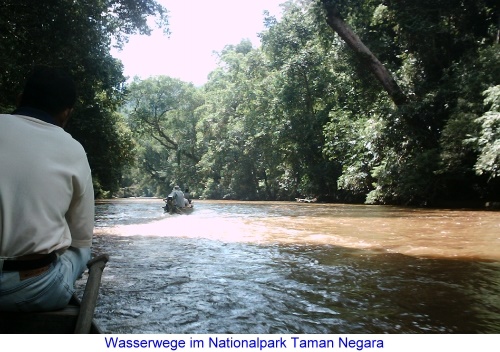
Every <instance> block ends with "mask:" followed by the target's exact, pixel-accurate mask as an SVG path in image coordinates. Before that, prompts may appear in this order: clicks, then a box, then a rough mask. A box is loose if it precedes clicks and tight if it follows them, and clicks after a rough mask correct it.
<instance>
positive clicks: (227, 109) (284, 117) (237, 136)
mask: <svg viewBox="0 0 500 352" xmlns="http://www.w3.org/2000/svg"><path fill="white" fill-rule="evenodd" d="M283 9H284V12H283V16H282V18H281V19H280V20H277V19H276V18H273V17H271V16H268V15H267V16H266V17H265V19H264V20H265V24H266V30H265V31H264V32H262V33H261V34H260V37H261V43H262V45H261V47H259V48H253V47H252V45H251V43H250V42H249V41H246V40H243V41H242V42H241V43H240V44H238V45H228V46H226V47H225V48H224V50H222V51H221V52H220V53H219V58H220V64H219V67H218V68H217V69H216V70H215V71H214V72H212V73H211V74H210V76H209V79H208V82H207V83H206V84H205V85H204V86H203V87H198V88H197V89H196V90H197V94H198V99H197V100H196V104H185V103H183V104H181V101H183V98H180V99H177V103H178V104H179V107H178V108H174V107H173V105H172V104H171V105H170V106H171V107H172V109H174V110H171V111H169V113H168V116H167V115H165V117H164V119H160V120H159V121H158V124H162V125H161V128H158V131H157V132H149V133H146V134H144V133H142V132H139V133H136V135H137V136H140V138H141V141H142V143H140V144H141V145H142V149H141V152H140V155H141V158H140V159H141V160H143V161H147V162H148V163H149V164H148V165H147V166H143V168H142V169H143V170H155V172H156V175H155V176H151V177H149V178H146V179H144V178H143V179H142V182H143V185H145V184H149V185H153V184H154V186H153V187H150V189H151V190H155V189H162V191H163V188H164V185H168V186H169V187H170V186H172V185H173V184H175V183H180V184H181V185H183V186H189V187H190V188H191V189H192V191H194V193H195V194H196V195H197V196H200V197H206V198H216V199H221V198H226V199H249V200H257V199H259V200H276V199H286V200H289V199H293V198H295V197H304V196H317V197H318V198H319V199H320V200H329V201H343V202H368V203H381V204H413V205H425V204H427V205H433V204H436V205H437V204H442V202H443V201H468V202H473V201H484V200H491V199H495V198H498V195H499V194H500V182H499V179H500V178H499V172H500V171H499V163H500V149H499V134H500V132H499V99H500V94H499V84H500V60H499V59H500V57H499V56H500V53H499V43H498V35H499V34H498V33H499V32H498V30H499V28H498V18H499V12H498V6H497V5H496V2H495V1H488V0H481V1H468V0H437V1H435V0H433V1H421V2H415V1H397V2H392V1H380V0H378V1H377V0H357V1H353V0H343V1H334V2H332V1H329V0H323V1H289V2H287V3H285V4H284V5H283ZM329 13H335V14H336V15H337V16H339V18H340V19H341V21H342V23H344V24H345V25H346V26H348V27H349V29H350V30H351V31H352V32H354V33H355V34H356V35H357V36H358V37H359V39H360V41H361V42H362V43H363V44H364V45H365V46H366V47H368V48H369V50H370V51H371V53H370V54H373V56H374V57H375V58H376V60H379V61H380V63H381V64H382V65H383V67H384V68H385V69H386V70H387V71H388V73H389V74H391V75H392V76H391V78H392V79H393V80H394V81H395V86H396V88H397V89H399V91H398V92H396V93H397V94H388V91H387V90H385V89H384V87H383V86H382V85H381V84H380V82H379V81H377V80H376V79H375V78H374V75H373V71H372V70H371V69H370V65H371V64H370V62H368V61H369V60H372V59H371V58H368V61H367V58H366V57H363V54H362V55H360V54H357V53H356V52H355V50H354V49H353V48H352V47H350V46H349V45H346V42H345V41H344V40H343V39H341V37H339V36H338V35H337V33H336V32H335V31H334V30H332V28H333V27H330V26H329V24H330V22H329V21H327V14H329ZM168 80H170V79H169V78H167V77H160V78H152V79H150V80H146V81H143V82H135V83H134V84H133V85H131V87H130V90H131V95H130V97H131V98H132V100H131V105H132V106H137V104H138V100H137V98H134V97H135V96H136V95H137V94H139V92H141V89H145V87H147V86H151V85H154V84H156V83H155V82H159V81H168ZM179 84H180V83H179ZM177 91H178V88H175V89H173V90H170V89H169V88H165V89H164V90H161V89H160V90H157V91H156V92H155V93H154V97H155V98H154V99H152V100H150V101H149V102H148V104H147V105H148V106H149V107H150V108H151V107H153V106H155V107H156V105H155V104H156V103H155V101H158V100H155V99H158V97H159V96H163V97H162V99H163V103H164V102H166V101H169V99H170V96H171V95H172V94H173V95H175V94H178V93H176V92H177ZM193 94H194V93H193ZM140 96H141V99H144V98H145V97H146V95H144V94H140ZM188 107H189V108H188ZM161 109H163V108H161ZM161 109H160V110H161ZM174 112H175V113H174ZM138 113H139V111H136V112H135V113H133V114H129V119H130V123H131V126H136V124H137V123H141V122H140V121H141V120H140V119H141V118H140V116H138ZM155 116H156V115H155V113H153V112H150V113H149V114H148V118H150V119H154V118H155ZM150 127H151V126H150ZM157 127H160V126H159V125H157ZM133 130H135V127H134V128H133ZM160 130H161V131H162V133H163V134H164V135H165V136H169V137H170V138H172V139H174V140H175V141H176V143H177V141H178V140H181V141H182V146H181V145H180V144H179V145H178V146H177V147H175V148H171V147H169V146H166V145H163V146H162V143H163V142H164V141H160V140H159V139H163V138H158V137H157V136H156V134H157V133H158V132H159V131H160ZM140 131H143V129H140ZM187 131H190V133H189V135H188V134H187ZM147 136H150V138H148V137H147ZM151 137H152V138H151ZM173 145H174V144H172V146H173ZM161 153H165V154H164V156H163V157H160V154H161ZM186 153H190V155H193V156H196V157H195V158H191V157H188V154H186ZM160 174H161V177H158V176H159V175H160ZM143 175H144V173H143ZM153 179H154V180H155V181H154V183H151V180H153ZM162 185H163V186H162ZM143 188H144V187H143ZM143 188H142V189H143ZM152 193H154V192H152Z"/></svg>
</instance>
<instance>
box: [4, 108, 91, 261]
mask: <svg viewBox="0 0 500 352" xmlns="http://www.w3.org/2000/svg"><path fill="white" fill-rule="evenodd" d="M0 127H1V128H0V165H1V168H0V231H1V232H0V239H1V241H0V257H16V256H22V255H25V254H29V253H50V252H52V251H55V250H58V249H60V248H66V247H69V246H70V245H72V244H73V245H76V246H79V247H83V246H90V245H91V234H92V226H91V225H92V224H93V216H94V213H93V211H94V210H93V207H89V204H91V203H92V202H91V200H90V198H92V199H93V189H92V178H91V175H90V168H89V166H88V161H87V158H86V154H85V151H84V150H83V148H82V146H81V145H80V144H79V143H78V142H77V141H75V140H74V139H73V138H72V137H71V136H70V135H69V134H68V133H66V132H64V130H63V129H62V128H60V127H58V126H55V125H53V124H50V123H47V122H44V121H41V120H39V119H37V118H34V117H29V116H20V115H0ZM79 197H83V198H79ZM85 199H87V200H85ZM70 204H71V205H72V206H71V207H70ZM68 209H70V210H69V211H68ZM66 211H68V213H66ZM89 219H92V221H89ZM47 234H50V237H48V236H47ZM72 238H73V239H72Z"/></svg>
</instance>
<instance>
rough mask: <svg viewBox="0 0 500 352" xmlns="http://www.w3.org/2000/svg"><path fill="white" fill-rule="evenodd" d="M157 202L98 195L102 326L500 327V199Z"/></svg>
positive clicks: (152, 329) (304, 330)
mask: <svg viewBox="0 0 500 352" xmlns="http://www.w3.org/2000/svg"><path fill="white" fill-rule="evenodd" d="M162 205H163V202H162V201H161V200H159V199H128V200H126V199H122V200H113V201H106V202H98V203H97V204H96V228H95V236H94V249H93V251H94V253H95V254H101V253H108V254H109V255H110V262H109V263H108V265H107V267H106V269H105V270H104V274H103V279H102V286H101V291H100V296H99V302H98V306H97V309H96V314H95V317H96V321H97V323H98V324H99V326H100V327H101V328H102V329H103V330H104V332H106V333H152V334H161V333H175V334H188V333H189V334H193V333H218V334H224V333H251V334H275V333H283V334H288V333H293V334H315V333H321V334H329V333H332V334H340V333H350V334H356V333H369V334H371V333H500V213H499V212H494V211H473V210H432V209H415V208H404V207H391V206H364V205H337V204H318V203H313V204H301V203H291V202H231V201H196V202H195V210H194V212H193V213H192V214H189V215H169V214H163V210H162V208H161V206H162ZM82 282H83V281H82V280H81V281H80V282H79V288H80V289H81V286H82Z"/></svg>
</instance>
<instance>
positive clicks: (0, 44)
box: [0, 0, 168, 194]
mask: <svg viewBox="0 0 500 352" xmlns="http://www.w3.org/2000/svg"><path fill="white" fill-rule="evenodd" d="M166 15H167V11H166V9H165V8H163V7H162V6H161V5H159V4H158V3H157V2H156V1H153V0H137V1H128V0H84V1H62V0H47V1H19V0H1V1H0V67H1V70H0V109H1V111H2V112H11V111H12V110H13V108H14V105H15V103H16V97H17V95H18V94H19V93H20V92H21V91H22V84H23V83H24V80H25V75H26V74H27V73H28V72H29V71H30V70H31V68H32V67H33V66H35V65H50V66H57V67H61V68H64V69H66V70H68V71H69V72H71V73H72V75H73V76H74V78H75V81H76V82H77V89H78V94H79V101H78V105H77V106H76V107H75V113H74V116H72V118H71V120H70V124H69V126H68V131H69V132H70V133H71V134H72V135H73V136H74V138H76V139H77V140H79V141H80V142H81V143H82V144H83V146H84V148H85V149H86V151H87V153H88V156H89V162H90V165H91V168H92V171H93V176H94V185H95V189H96V191H97V192H98V193H101V194H110V193H111V192H115V191H117V190H119V187H120V181H121V178H122V174H123V169H124V168H125V167H126V166H127V165H129V164H130V163H132V162H133V160H134V156H133V146H134V143H133V140H132V138H131V135H130V131H129V129H128V127H127V126H126V125H125V124H124V123H123V119H122V118H121V117H120V116H119V115H118V114H117V113H116V111H117V109H118V107H119V106H121V104H122V103H123V98H124V83H125V77H123V73H122V72H123V67H122V64H121V62H120V61H118V60H116V59H115V58H113V57H112V56H111V54H110V49H111V45H113V44H112V41H113V42H114V43H115V44H114V45H117V46H120V45H122V44H123V43H124V42H125V41H126V39H127V36H128V35H130V34H133V33H142V34H148V33H149V32H150V31H151V28H150V26H149V25H148V22H147V20H148V18H149V17H154V18H156V20H157V24H158V25H159V26H162V27H163V28H165V31H167V30H168V21H167V16H166ZM27 143H29V141H27Z"/></svg>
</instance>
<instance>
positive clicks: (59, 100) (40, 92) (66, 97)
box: [19, 66, 76, 115]
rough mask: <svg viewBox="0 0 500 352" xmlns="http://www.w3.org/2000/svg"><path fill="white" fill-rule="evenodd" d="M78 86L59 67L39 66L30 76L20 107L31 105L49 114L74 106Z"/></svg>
mask: <svg viewBox="0 0 500 352" xmlns="http://www.w3.org/2000/svg"><path fill="white" fill-rule="evenodd" d="M75 102H76V87H75V83H74V81H73V79H72V78H71V76H70V75H69V74H68V73H67V72H65V71H63V70H62V69H59V68H54V67H48V66H37V67H35V68H34V69H33V71H32V72H31V73H30V75H29V76H28V79H27V80H26V84H25V86H24V91H23V94H22V98H21V101H20V104H19V106H20V107H31V108H36V109H40V110H43V111H45V112H47V113H49V114H52V115H54V114H58V113H60V112H62V111H64V110H66V109H68V108H73V106H74V105H75Z"/></svg>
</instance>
